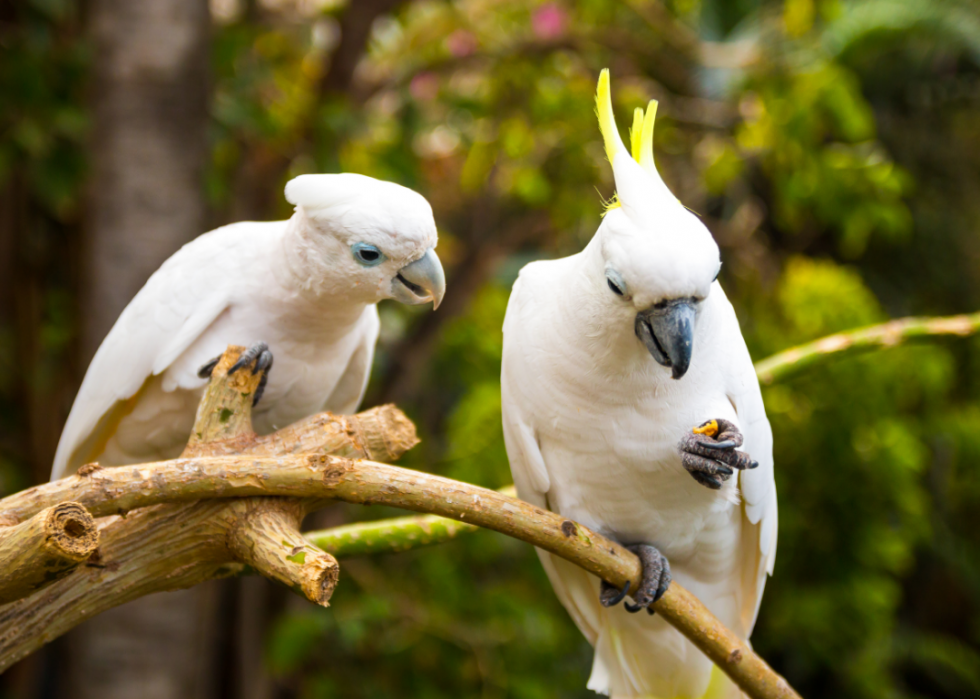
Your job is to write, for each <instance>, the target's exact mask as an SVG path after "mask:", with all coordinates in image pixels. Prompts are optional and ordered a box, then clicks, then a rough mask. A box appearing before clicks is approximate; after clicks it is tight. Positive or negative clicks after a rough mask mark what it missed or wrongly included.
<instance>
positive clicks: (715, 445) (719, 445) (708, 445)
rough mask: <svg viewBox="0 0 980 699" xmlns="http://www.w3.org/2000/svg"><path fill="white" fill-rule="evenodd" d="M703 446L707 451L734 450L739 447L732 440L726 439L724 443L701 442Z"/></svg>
mask: <svg viewBox="0 0 980 699" xmlns="http://www.w3.org/2000/svg"><path fill="white" fill-rule="evenodd" d="M701 446H702V447H705V448H706V449H734V448H735V447H737V446H738V445H737V444H736V443H735V442H734V441H732V440H731V439H726V440H725V441H724V442H709V441H704V442H701Z"/></svg>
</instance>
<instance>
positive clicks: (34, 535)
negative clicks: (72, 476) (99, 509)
mask: <svg viewBox="0 0 980 699" xmlns="http://www.w3.org/2000/svg"><path fill="white" fill-rule="evenodd" d="M98 546H99V532H98V529H96V526H95V520H94V519H93V518H92V515H90V514H89V512H88V510H86V509H85V508H84V507H83V506H82V505H80V504H78V503H77V502H64V503H61V504H59V505H55V506H54V507H49V508H47V509H45V510H42V511H41V512H38V513H37V514H36V515H34V516H33V517H31V518H30V519H29V520H27V521H26V522H23V523H21V524H18V525H16V526H13V527H6V528H3V529H0V571H3V575H2V576H0V604H5V603H7V602H12V601H14V600H17V599H20V598H22V597H25V596H26V595H28V594H30V593H32V592H34V591H36V590H40V589H41V588H43V587H46V586H48V585H50V584H51V583H53V582H54V581H55V580H58V579H60V578H62V577H64V576H65V575H67V574H68V573H70V572H71V571H72V570H73V569H74V568H75V567H76V566H77V565H78V564H79V563H81V562H82V561H84V560H86V559H87V558H88V557H89V556H91V555H92V554H93V553H95V550H96V549H97V548H98Z"/></svg>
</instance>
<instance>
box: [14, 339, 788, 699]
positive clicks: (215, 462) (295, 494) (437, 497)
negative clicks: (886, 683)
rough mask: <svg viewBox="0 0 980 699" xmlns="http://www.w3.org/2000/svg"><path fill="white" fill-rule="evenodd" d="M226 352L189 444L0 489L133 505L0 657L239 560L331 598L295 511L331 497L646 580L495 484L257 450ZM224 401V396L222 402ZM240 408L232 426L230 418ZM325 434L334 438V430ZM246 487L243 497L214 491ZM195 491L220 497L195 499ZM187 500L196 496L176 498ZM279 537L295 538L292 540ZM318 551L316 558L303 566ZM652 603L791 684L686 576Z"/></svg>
mask: <svg viewBox="0 0 980 699" xmlns="http://www.w3.org/2000/svg"><path fill="white" fill-rule="evenodd" d="M240 349H241V348H229V353H230V354H232V355H233V356H234V357H237V356H238V353H239V352H240ZM231 361H232V360H231V359H229V358H228V357H227V356H226V357H225V359H223V360H222V362H221V363H220V364H219V366H218V368H216V369H215V372H214V375H213V376H212V382H211V384H210V386H209V388H208V391H207V392H206V394H205V397H204V399H203V401H202V407H201V409H200V410H199V413H198V416H199V421H198V424H197V425H196V426H195V433H196V434H197V439H196V440H195V441H194V442H193V443H192V444H191V445H189V447H188V450H187V455H186V456H185V458H181V459H176V460H173V461H166V462H160V463H156V464H141V465H136V466H127V467H119V468H105V469H103V468H98V467H96V466H94V465H93V466H89V467H86V468H83V469H82V470H81V471H80V472H79V474H77V475H75V476H71V477H68V478H65V479H62V480H61V481H58V482H56V483H49V484H46V485H43V486H39V487H37V488H33V489H31V490H29V491H25V492H23V493H18V494H16V495H13V496H11V497H9V498H6V499H4V500H3V501H0V516H7V517H11V518H16V519H18V520H20V519H25V518H29V517H31V516H32V515H34V514H36V513H37V512H39V511H41V510H43V509H44V508H45V507H46V506H48V505H49V504H50V503H52V502H62V501H64V500H68V499H71V500H74V501H77V502H79V503H81V504H83V505H86V506H88V507H89V509H90V510H91V511H92V512H93V514H98V515H103V514H110V513H117V512H126V511H129V510H132V509H137V508H138V509H137V511H136V512H135V513H133V514H130V515H129V516H127V517H125V518H123V517H118V516H116V517H111V518H109V520H107V524H106V525H105V526H104V527H103V528H102V532H101V533H102V539H103V545H101V546H100V549H99V554H100V555H99V556H98V558H97V559H96V561H90V564H89V565H88V566H84V567H83V570H81V571H80V572H76V573H73V574H70V575H69V576H68V577H66V578H65V579H63V580H60V581H57V582H55V583H53V584H51V585H50V586H48V587H47V588H45V589H44V590H41V591H40V592H38V593H35V594H32V595H30V596H28V597H26V598H24V599H22V600H19V601H18V602H15V603H13V604H10V605H7V606H6V607H4V608H2V609H0V669H2V667H5V666H7V665H8V664H9V663H10V662H12V661H13V660H15V659H16V658H18V657H22V656H23V654H25V653H27V652H30V651H31V650H34V649H36V648H37V647H39V646H40V645H42V644H43V643H45V642H46V641H47V640H50V639H51V638H54V637H56V636H57V635H59V634H61V633H64V631H66V630H67V629H69V628H71V627H72V626H74V625H75V624H77V623H79V622H80V621H82V620H84V619H85V618H88V617H90V616H92V615H93V614H96V613H98V612H100V611H103V610H104V609H107V608H109V607H111V606H114V605H116V604H120V603H122V602H125V601H127V600H129V599H133V598H135V597H138V596H141V595H144V594H148V593H149V592H154V591H157V590H161V589H174V588H176V587H185V586H189V585H193V584H196V583H198V582H201V581H203V580H206V579H208V578H211V577H216V576H220V575H229V574H233V573H235V572H238V571H240V570H241V569H242V563H248V564H249V565H253V566H255V567H256V569H257V570H258V571H259V572H261V573H263V574H264V575H267V576H269V577H272V578H275V579H278V580H282V581H284V582H286V583H287V584H290V585H293V586H295V587H298V588H299V589H301V590H302V591H303V592H304V594H306V595H307V596H308V597H310V598H311V599H312V600H313V601H315V602H318V603H321V604H323V603H325V602H326V598H328V597H329V593H330V592H331V591H332V588H333V585H334V583H335V582H336V577H335V571H336V567H335V566H336V564H335V562H334V561H333V559H332V557H330V556H329V554H327V553H325V552H322V551H320V550H319V549H317V548H316V547H315V546H313V545H312V544H310V543H308V542H307V541H305V540H303V539H300V538H299V534H298V531H296V529H295V527H296V524H297V523H298V521H299V517H300V516H301V514H302V513H303V512H304V511H306V510H307V509H308V508H312V507H315V506H316V505H317V504H319V503H318V501H322V500H325V499H333V500H343V501H346V502H351V503H359V504H369V503H381V504H387V505H391V506H395V507H401V508H403V509H408V510H414V511H417V512H425V513H432V514H438V515H442V516H444V517H448V518H451V519H453V520H457V521H461V522H467V523H470V524H475V525H479V526H482V527H486V528H489V529H494V530H496V531H499V532H502V533H504V534H507V535H509V536H512V537H515V538H518V539H521V540H523V541H526V542H528V543H531V544H533V545H535V546H538V547H540V548H543V549H545V550H548V551H551V552H552V553H555V554H556V555H559V556H562V557H563V558H565V559H567V560H569V561H571V562H573V563H575V564H577V565H579V566H580V567H582V568H584V569H585V570H587V571H589V572H591V573H593V574H595V575H596V576H598V577H600V578H602V579H605V580H608V581H609V582H610V583H612V584H614V585H616V586H618V587H622V586H623V585H625V584H626V583H627V581H628V582H630V584H631V585H632V586H634V587H635V586H636V585H638V584H639V579H640V564H639V561H638V560H637V558H636V556H634V555H633V554H632V553H630V552H629V551H627V550H626V549H625V548H623V547H622V546H620V545H619V544H617V543H615V542H613V541H610V540H608V539H606V538H604V537H602V536H600V535H599V534H597V533H595V532H592V531H590V530H588V529H587V528H585V527H583V526H581V525H578V524H576V523H574V522H572V521H570V520H567V519H565V518H563V517H561V516H560V515H557V514H555V513H553V512H549V511H546V510H542V509H539V508H537V507H534V506H532V505H530V504H528V503H525V502H522V501H520V500H516V499H514V498H511V497H508V496H506V495H503V494H501V493H497V492H494V491H491V490H486V489H484V488H479V487H477V486H472V485H468V484H466V483H460V482H457V481H453V480H450V479H447V478H442V477H439V476H434V475H431V474H426V473H421V472H417V471H411V470H408V469H402V468H397V467H394V466H389V465H386V464H381V463H376V462H373V461H354V460H351V459H348V458H340V457H335V456H328V455H325V454H323V453H322V452H321V453H316V454H309V453H302V454H294V453H288V454H278V455H277V454H268V453H261V452H258V451H255V450H254V446H255V445H254V442H255V441H258V440H254V438H253V443H252V444H249V443H247V442H248V439H246V436H244V435H246V428H248V430H247V431H248V433H249V434H250V427H249V424H250V423H249V421H248V420H245V419H239V417H237V416H238V411H239V410H241V411H244V412H245V413H246V414H248V413H249V408H250V405H251V398H250V391H249V390H247V389H248V388H249V386H244V387H243V386H240V385H237V384H235V385H234V386H232V385H231V384H232V383H233V382H231V381H229V380H228V377H227V376H225V375H223V374H222V371H223V370H224V368H226V367H227V366H228V365H229V364H230V363H231ZM242 374H243V375H248V374H249V372H242ZM249 380H251V379H249ZM236 381H237V379H236ZM222 392H225V393H228V394H231V393H233V394H234V395H235V396H237V397H238V400H239V401H240V403H239V404H238V405H237V406H236V405H233V404H229V403H226V402H225V403H223V402H222V401H225V400H226V398H227V396H226V395H224V394H223V393H222ZM219 405H220V406H223V407H222V408H220V409H218V410H217V411H216V410H215V406H219ZM224 410H230V411H232V414H231V415H228V414H227V413H223V411H224ZM215 415H217V416H218V418H217V420H215V419H213V418H214V416H215ZM222 415H224V418H225V419H224V420H222ZM232 421H235V422H236V423H237V428H236V430H238V431H234V430H232V431H228V430H225V429H224V428H223V425H225V424H227V423H228V422H232ZM362 422H363V420H362ZM397 422H398V421H396V423H397ZM406 422H407V421H406ZM408 424H410V423H408ZM198 433H199V434H198ZM305 434H308V435H309V432H308V431H307V432H306V433H305ZM316 434H317V433H316V431H314V432H313V435H312V437H311V439H310V443H311V444H312V445H313V446H314V447H315V445H316V442H317V437H316ZM323 434H326V435H328V436H329V437H330V438H331V439H335V438H336V437H337V435H338V432H337V431H336V430H333V431H330V430H327V431H325V432H324V433H323ZM345 435H346V441H345V440H341V441H345V443H346V444H347V446H348V448H351V449H352V450H356V449H357V447H356V446H355V442H357V445H358V446H360V448H361V450H362V451H364V450H367V447H365V445H367V444H379V443H380V444H383V445H385V446H384V449H385V450H386V451H387V450H390V445H391V444H392V443H399V444H410V443H412V442H414V433H413V434H411V435H410V438H406V437H405V436H402V437H399V438H398V439H394V440H391V439H380V440H378V439H364V440H356V439H355V438H354V437H352V435H351V434H350V433H347V432H345ZM320 436H321V437H322V436H323V435H322V434H321V435H320ZM213 437H220V440H219V442H220V444H221V445H223V446H221V448H220V449H219V451H220V450H222V449H225V448H227V446H228V445H229V444H234V445H235V446H236V447H241V448H242V450H243V451H250V450H251V451H250V453H248V454H246V455H241V456H237V457H232V456H200V455H198V454H200V453H209V452H210V451H211V447H209V446H208V445H209V444H211V442H209V441H208V440H209V439H211V438H213ZM263 444H264V447H263V448H264V449H266V450H268V451H277V450H278V449H280V448H287V447H286V445H289V446H288V449H289V450H290V451H291V450H292V449H293V448H294V447H295V445H296V440H295V439H293V440H289V439H284V440H280V439H270V440H266V441H265V442H264V443H263ZM269 495H278V496H285V497H291V498H303V499H302V500H292V501H286V502H282V501H275V500H271V499H268V498H266V497H261V498H257V497H254V496H269ZM243 496H245V497H246V498H247V499H244V500H242V499H235V500H232V501H230V502H229V501H227V500H225V501H221V500H219V499H220V498H241V497H243ZM200 498H218V499H213V500H207V501H204V502H193V501H194V500H198V499H200ZM185 501H192V502H190V503H188V504H173V503H181V502H185ZM160 503H168V504H160ZM284 508H285V509H284ZM290 508H295V509H292V510H290ZM279 537H282V538H279ZM282 541H286V542H287V543H286V544H285V547H284V545H283V544H282ZM287 548H288V551H287V550H286V549H287ZM297 549H298V550H297ZM300 553H303V554H304V555H303V556H302V557H300V556H299V555H298V554H300ZM310 556H312V557H313V558H314V559H315V561H314V566H313V569H312V570H304V567H305V564H306V563H307V561H309V560H310ZM290 557H293V560H290ZM300 558H302V561H300V560H299V559H300ZM655 608H656V611H657V612H658V613H659V614H660V615H661V616H662V617H663V618H664V619H666V620H667V621H668V622H669V623H671V624H673V625H674V626H675V627H676V628H678V629H679V630H680V631H681V632H682V633H683V634H684V635H685V636H687V637H688V638H689V639H691V640H692V642H694V643H695V645H697V646H698V647H699V648H700V649H701V650H702V651H704V652H705V653H706V654H707V655H708V656H709V657H710V658H711V659H712V660H713V661H714V662H715V663H716V664H718V665H719V666H720V667H721V668H722V669H723V670H724V671H725V672H726V673H728V674H729V676H731V677H732V679H733V680H734V681H735V682H736V683H737V684H738V685H739V686H741V687H742V688H743V689H745V690H746V691H747V692H748V693H749V694H751V695H752V696H753V697H795V696H796V694H795V693H794V692H793V691H792V689H791V688H790V687H789V686H788V685H787V684H786V682H785V681H784V680H782V678H780V677H779V676H778V675H776V674H775V673H774V672H773V671H772V670H771V669H770V668H769V667H768V665H766V663H765V662H764V661H763V660H762V659H761V658H759V657H758V656H757V655H755V654H754V653H753V652H752V650H751V649H750V648H749V647H748V645H747V644H746V643H744V642H743V641H741V640H740V639H738V638H737V637H736V636H735V635H734V634H733V633H732V632H731V631H729V630H728V629H726V628H725V627H724V626H723V625H721V624H720V622H718V620H717V619H715V618H714V617H713V616H712V615H711V613H710V612H709V611H708V610H707V609H706V608H705V607H704V606H703V605H702V604H701V603H700V602H699V601H698V600H697V599H696V598H695V597H694V596H693V595H691V594H690V593H689V592H687V591H686V590H684V589H683V588H682V587H681V586H680V585H677V584H676V583H675V584H674V585H672V586H671V587H670V589H669V590H668V592H667V594H666V595H664V597H663V598H662V599H661V600H660V601H659V602H658V603H657V604H656V606H655ZM55 610H56V612H55Z"/></svg>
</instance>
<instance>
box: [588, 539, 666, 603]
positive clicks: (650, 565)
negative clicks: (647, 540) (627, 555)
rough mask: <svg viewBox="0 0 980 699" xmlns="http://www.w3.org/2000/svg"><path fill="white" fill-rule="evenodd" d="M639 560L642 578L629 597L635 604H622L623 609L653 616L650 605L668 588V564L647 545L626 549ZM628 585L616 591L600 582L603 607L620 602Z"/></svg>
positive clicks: (604, 582)
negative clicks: (643, 610) (643, 611)
mask: <svg viewBox="0 0 980 699" xmlns="http://www.w3.org/2000/svg"><path fill="white" fill-rule="evenodd" d="M626 548H627V549H628V550H629V551H632V552H633V553H635V554H636V555H637V556H638V557H639V558H640V564H641V565H642V566H643V577H642V579H641V580H640V587H639V588H638V589H637V591H636V592H634V593H633V594H632V595H631V596H632V597H633V600H634V601H635V602H636V604H633V603H631V602H623V607H624V608H625V609H626V611H628V612H629V613H630V614H636V613H637V612H638V611H640V610H641V609H646V610H647V612H649V613H650V614H653V610H652V609H651V608H650V605H651V604H653V603H654V602H656V601H657V600H659V599H660V598H661V597H663V596H664V593H665V592H667V588H668V587H669V586H670V581H671V575H670V563H668V562H667V559H666V558H665V557H664V555H663V554H662V553H660V551H658V550H657V549H656V548H654V547H653V546H650V545H649V544H632V545H630V546H627V547H626ZM629 590H630V583H629V581H627V582H626V585H625V586H623V589H622V590H618V589H617V588H615V587H613V586H612V585H610V584H609V583H607V582H606V581H605V580H603V581H602V592H601V593H600V594H599V601H600V602H601V603H602V606H604V607H614V606H616V605H617V604H619V603H620V602H622V601H623V600H624V599H625V597H626V595H627V594H628V593H629Z"/></svg>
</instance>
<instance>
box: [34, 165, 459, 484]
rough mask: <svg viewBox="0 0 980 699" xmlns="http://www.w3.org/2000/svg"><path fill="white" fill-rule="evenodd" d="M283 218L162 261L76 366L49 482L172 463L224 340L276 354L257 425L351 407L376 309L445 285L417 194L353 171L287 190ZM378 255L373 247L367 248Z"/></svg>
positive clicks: (214, 235)
mask: <svg viewBox="0 0 980 699" xmlns="http://www.w3.org/2000/svg"><path fill="white" fill-rule="evenodd" d="M286 196H287V198H288V200H289V201H290V203H292V204H294V205H295V206H296V211H295V213H294V214H293V216H292V218H290V219H289V220H288V221H276V222H272V223H253V222H244V223H236V224H232V225H229V226H225V227H223V228H219V229H217V230H214V231H211V232H210V233H207V234H205V235H202V236H200V237H199V238H197V239H196V240H194V241H192V242H191V243H188V244H187V245H185V246H184V247H183V248H181V249H180V250H179V251H178V252H177V253H176V254H174V255H173V256H172V257H171V258H170V259H168V260H167V261H166V262H165V263H164V264H163V265H162V266H161V267H160V269H159V270H157V271H156V272H155V273H154V274H153V276H151V277H150V279H149V280H148V281H147V283H146V285H145V286H144V287H143V289H142V290H140V292H139V293H138V294H137V295H136V297H135V298H134V299H133V300H132V302H130V304H129V305H128V306H127V307H126V309H125V310H124V311H123V313H122V315H120V317H119V319H118V320H117V321H116V324H115V325H114V326H113V328H112V330H111V331H110V332H109V334H108V336H107V337H106V339H105V340H104V341H103V343H102V345H101V347H99V350H98V352H96V355H95V358H94V359H93V360H92V363H91V365H90V366H89V368H88V371H87V373H86V374H85V379H84V381H83V382H82V386H81V388H80V389H79V392H78V396H77V397H76V398H75V403H74V405H73V406H72V410H71V413H70V415H69V417H68V422H67V424H66V425H65V429H64V431H63V432H62V435H61V440H60V442H59V444H58V451H57V454H56V456H55V461H54V468H53V470H52V478H60V477H62V476H65V475H67V474H70V473H73V472H74V471H75V470H77V468H78V467H79V466H81V465H82V464H84V463H86V462H89V461H99V462H100V463H101V464H102V465H119V464H126V463H138V462H144V461H152V460H157V459H166V458H172V457H174V456H176V455H178V454H179V453H180V451H181V450H182V449H183V447H184V445H185V444H186V442H187V438H188V436H189V435H190V430H191V427H192V426H193V422H194V414H195V411H196V407H197V403H198V401H199V400H200V396H201V392H202V390H203V387H204V385H205V384H206V382H207V381H206V379H202V378H200V377H199V376H198V369H199V368H200V367H201V366H202V365H203V364H205V363H206V362H208V361H209V360H210V359H212V358H214V357H215V356H217V355H220V354H221V353H222V352H223V351H224V350H225V348H226V347H227V346H228V345H229V344H238V345H245V346H248V345H251V344H253V343H256V342H260V341H261V342H265V343H267V344H268V345H269V348H270V349H271V351H272V352H273V355H274V357H275V366H274V367H273V369H272V370H271V372H270V375H269V381H268V385H267V387H266V390H265V394H264V396H263V398H262V400H261V401H260V402H259V404H258V405H257V406H256V408H255V412H254V421H255V427H256V429H257V431H259V432H260V433H267V432H270V431H272V430H274V429H276V428H278V427H283V426H285V425H288V424H290V423H292V422H294V421H296V420H297V419H300V418H302V417H305V416H307V415H310V414H312V413H314V412H317V411H319V410H324V409H326V410H332V411H335V412H339V413H351V412H354V410H356V408H357V406H358V404H359V403H360V400H361V397H362V395H363V392H364V388H365V386H366V383H367V379H368V376H369V372H370V368H371V359H372V355H373V352H374V345H375V341H376V340H377V336H378V325H379V324H378V314H377V310H376V308H375V304H376V303H377V302H378V301H380V300H382V299H385V298H395V299H397V300H400V301H402V302H405V303H424V302H427V301H434V303H435V304H436V305H438V303H439V301H440V300H441V298H442V295H443V293H444V290H445V280H444V277H443V276H442V267H441V266H440V264H439V260H438V257H436V255H435V252H434V251H433V248H434V246H435V245H436V227H435V223H434V221H433V218H432V211H431V208H430V207H429V204H428V203H427V202H426V201H425V199H424V198H423V197H422V196H421V195H419V194H417V193H415V192H413V191H411V190H409V189H406V188H405V187H401V186H399V185H396V184H393V183H390V182H382V181H379V180H375V179H372V178H370V177H364V176H361V175H352V174H341V175H303V176H300V177H297V178H295V179H293V180H291V181H290V182H289V183H288V184H287V185H286ZM375 252H376V253H377V256H375V255H374V253H375Z"/></svg>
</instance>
